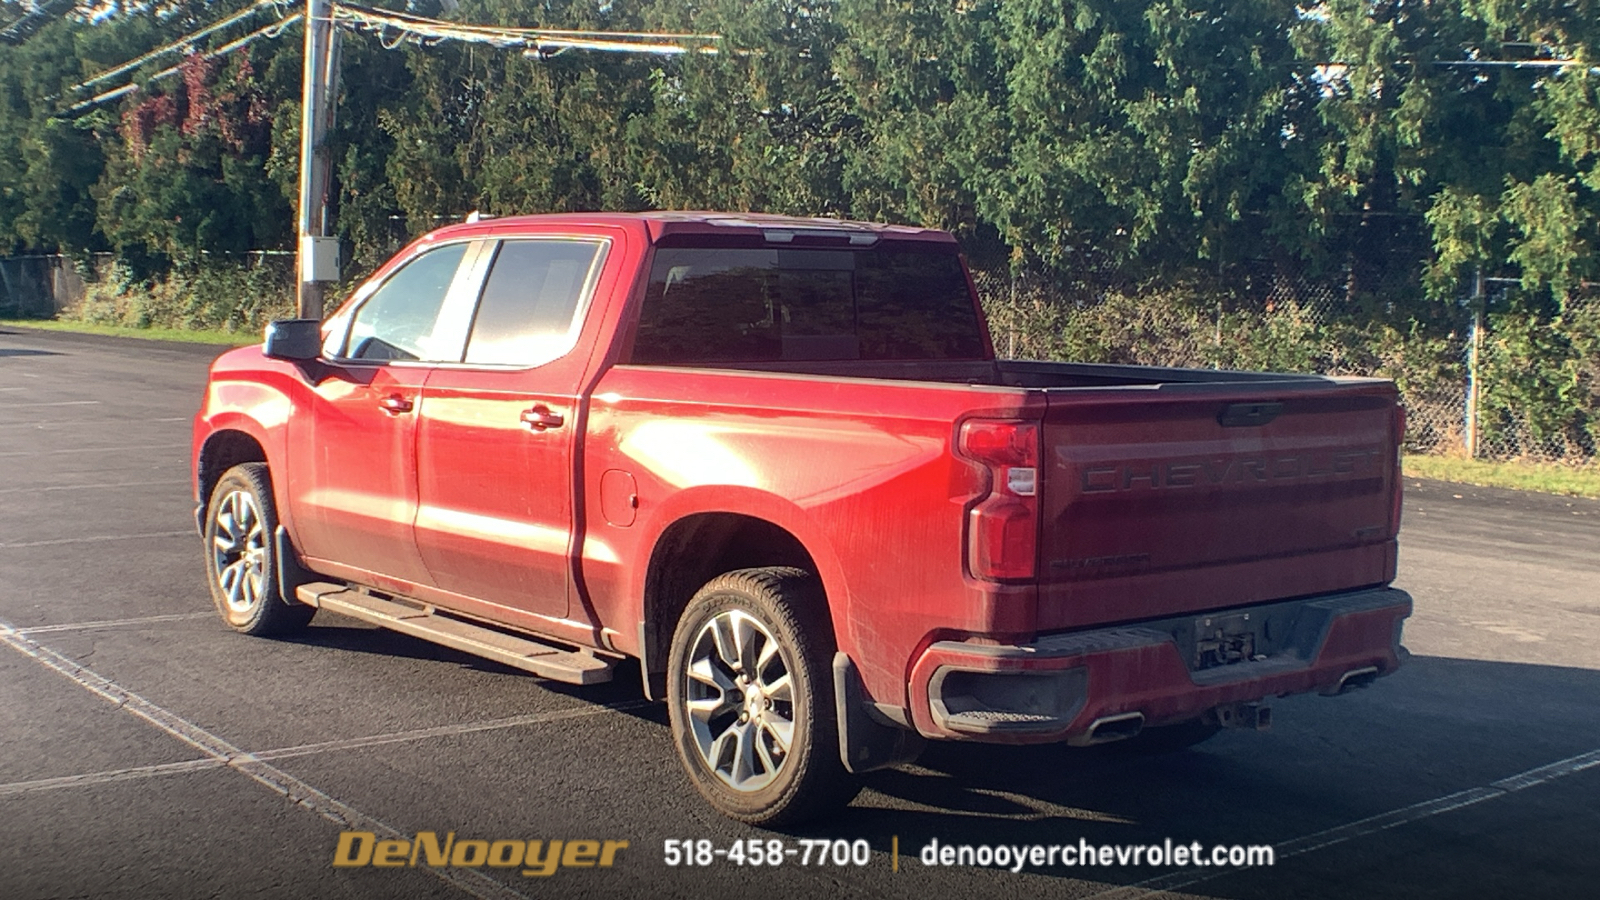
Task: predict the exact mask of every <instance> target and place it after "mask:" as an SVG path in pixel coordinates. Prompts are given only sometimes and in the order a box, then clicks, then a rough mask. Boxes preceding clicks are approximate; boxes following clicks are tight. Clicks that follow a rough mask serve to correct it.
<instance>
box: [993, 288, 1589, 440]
mask: <svg viewBox="0 0 1600 900" xmlns="http://www.w3.org/2000/svg"><path fill="white" fill-rule="evenodd" d="M1096 274H1097V273H1095V272H1092V271H1091V272H1089V273H1088V275H1087V276H1086V277H1083V278H1078V279H1075V280H1074V279H1071V278H1068V279H1054V280H1052V279H1046V278H1042V277H1039V276H1035V275H1030V274H1015V273H1012V272H1011V271H1009V270H1006V269H1000V270H980V271H976V272H974V280H975V281H976V283H977V286H978V291H979V294H980V295H981V296H982V298H983V301H984V305H985V308H986V309H987V310H988V313H989V318H990V327H991V329H992V330H993V333H994V339H995V345H996V349H997V351H998V352H999V353H1000V354H1001V355H1002V356H1009V357H1015V358H1024V359H1059V360H1076V361H1080V362H1109V363H1129V364H1137V365H1167V366H1198V367H1206V368H1234V369H1265V370H1277V371H1298V372H1320V373H1323V374H1329V375H1376V376H1381V377H1385V378H1392V379H1394V380H1395V382H1396V383H1397V384H1398V385H1399V387H1400V391H1401V396H1402V402H1403V403H1404V404H1405V406H1406V411H1407V414H1408V423H1409V424H1408V429H1407V449H1408V450H1410V451H1412V452H1420V453H1442V454H1466V453H1467V452H1468V449H1469V445H1474V446H1472V449H1473V450H1474V451H1475V453H1476V455H1478V456H1480V457H1486V458H1494V459H1511V458H1532V459H1541V460H1564V461H1584V460H1593V459H1594V458H1595V456H1596V447H1597V445H1600V291H1587V292H1579V293H1578V294H1577V295H1575V296H1573V297H1572V298H1570V299H1569V300H1568V301H1567V302H1566V303H1565V304H1564V305H1563V306H1559V307H1549V306H1546V307H1541V306H1539V305H1538V304H1534V303H1528V302H1525V301H1522V300H1519V299H1518V298H1517V294H1516V289H1515V286H1514V285H1512V284H1507V283H1500V284H1499V285H1498V286H1497V287H1498V290H1490V291H1488V292H1486V294H1485V295H1484V296H1483V298H1482V302H1481V303H1474V302H1468V301H1463V302H1461V303H1458V304H1448V303H1427V304H1414V305H1412V306H1410V307H1407V308H1403V309H1397V308H1395V307H1394V306H1393V305H1392V304H1387V303H1382V302H1375V301H1371V300H1367V301H1360V300H1353V299H1351V298H1350V297H1349V296H1348V295H1347V294H1346V292H1345V291H1344V290H1343V289H1342V288H1341V287H1339V286H1338V285H1335V284H1328V283H1317V282H1314V281H1309V280H1305V279H1301V278H1296V277H1292V276H1291V277H1285V276H1281V275H1278V274H1276V273H1273V272H1271V271H1270V270H1264V271H1260V272H1256V273H1249V272H1247V273H1245V274H1244V275H1243V276H1241V280H1240V282H1238V283H1236V284H1234V285H1233V287H1234V290H1232V291H1230V292H1229V293H1228V295H1227V296H1226V297H1225V298H1221V299H1219V298H1217V297H1216V296H1215V292H1214V291H1210V292H1208V291H1207V290H1206V289H1205V288H1203V287H1199V286H1189V285H1182V284H1179V285H1173V286H1170V287H1165V288H1162V289H1159V290H1151V289H1149V288H1144V289H1139V288H1137V287H1134V286H1131V285H1119V284H1107V283H1105V282H1103V281H1101V280H1100V279H1099V278H1097V277H1096ZM1479 306H1481V307H1482V308H1483V309H1484V314H1483V315H1481V316H1475V315H1474V309H1475V308H1477V307H1479ZM1474 344H1476V346H1477V354H1476V360H1474V355H1473V347H1474ZM1474 383H1476V392H1475V393H1476V406H1475V411H1476V415H1475V416H1471V415H1469V412H1468V411H1469V407H1472V397H1473V396H1474V389H1473V387H1474Z"/></svg>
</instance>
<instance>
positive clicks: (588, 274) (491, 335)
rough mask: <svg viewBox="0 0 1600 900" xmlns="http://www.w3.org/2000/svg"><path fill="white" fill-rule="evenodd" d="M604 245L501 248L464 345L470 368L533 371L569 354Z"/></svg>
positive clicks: (508, 244)
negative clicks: (479, 366)
mask: <svg viewBox="0 0 1600 900" xmlns="http://www.w3.org/2000/svg"><path fill="white" fill-rule="evenodd" d="M604 247H605V242H604V241H600V240H580V239H536V240H508V241H504V242H502V243H501V244H500V247H499V249H498V251H496V253H495V257H494V263H493V265H492V266H491V268H490V269H489V278H488V280H487V281H486V282H485V283H484V287H483V297H482V299H481V300H479V302H478V313H477V316H476V318H474V319H473V322H472V334H471V336H470V337H469V338H468V340H467V355H466V362H467V363H468V364H469V365H492V366H537V365H542V364H544V363H547V362H550V361H551V360H554V359H558V358H560V357H562V356H564V355H566V353H567V351H569V350H571V349H572V347H573V345H574V343H575V342H576V340H577V332H578V330H579V328H580V327H581V326H582V316H581V312H582V307H583V304H584V301H585V299H586V298H587V297H588V296H589V294H590V292H591V291H592V289H593V281H594V277H595V274H596V273H597V272H598V270H599V263H600V258H601V251H602V249H603V248H604Z"/></svg>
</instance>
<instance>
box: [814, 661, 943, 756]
mask: <svg viewBox="0 0 1600 900" xmlns="http://www.w3.org/2000/svg"><path fill="white" fill-rule="evenodd" d="M833 697H834V706H835V708H836V710H837V713H838V720H839V759H840V760H841V761H842V762H843V763H844V767H845V768H846V769H848V770H849V771H851V772H854V773H856V774H860V773H862V772H871V771H874V770H877V769H884V768H888V767H889V766H893V765H898V764H899V763H904V762H911V761H912V760H914V759H916V758H917V756H918V755H919V754H920V753H922V748H923V747H924V746H926V745H927V743H928V742H927V741H926V740H925V739H924V738H923V737H922V735H920V734H917V733H916V732H914V731H910V730H908V729H905V728H901V727H899V726H898V725H891V724H888V723H886V722H883V721H880V720H879V718H877V717H876V716H874V715H873V714H872V713H871V711H870V704H869V703H868V701H867V694H866V691H865V690H864V689H863V688H862V686H861V676H860V675H859V674H857V672H856V664H855V663H854V662H851V661H850V657H849V656H847V655H845V654H844V653H843V652H840V653H835V654H834V655H833Z"/></svg>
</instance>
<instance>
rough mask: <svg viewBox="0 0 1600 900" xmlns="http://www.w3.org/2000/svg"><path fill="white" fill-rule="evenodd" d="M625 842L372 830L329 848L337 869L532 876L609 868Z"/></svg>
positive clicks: (342, 839)
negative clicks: (393, 834) (389, 836)
mask: <svg viewBox="0 0 1600 900" xmlns="http://www.w3.org/2000/svg"><path fill="white" fill-rule="evenodd" d="M626 849H628V842H627V841H539V840H535V841H519V840H457V839H456V833H455V832H454V831H452V832H449V833H447V834H446V835H445V836H444V839H443V840H440V839H439V835H438V833H437V832H433V831H419V832H417V835H416V837H415V838H413V839H412V840H409V841H408V840H405V839H403V838H402V839H397V840H379V839H378V836H377V835H376V834H373V833H372V832H370V831H346V832H344V833H342V834H340V835H339V845H338V846H337V847H335V848H334V850H333V865H334V866H335V867H336V868H357V867H361V866H374V867H376V868H380V869H398V868H402V867H406V866H433V867H435V868H438V867H442V866H451V867H454V868H458V869H476V868H481V867H483V866H490V867H493V868H496V869H516V868H520V869H522V874H523V875H526V876H528V877H530V878H538V877H544V876H547V875H554V874H555V873H556V870H557V869H563V868H564V869H592V868H595V867H597V866H598V867H599V868H602V869H609V868H611V866H612V865H613V864H614V863H615V862H616V861H617V854H618V853H619V852H621V851H623V850H626Z"/></svg>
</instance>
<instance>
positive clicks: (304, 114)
mask: <svg viewBox="0 0 1600 900" xmlns="http://www.w3.org/2000/svg"><path fill="white" fill-rule="evenodd" d="M305 33H306V58H305V75H304V78H303V82H302V89H301V107H300V226H299V247H298V249H299V256H298V260H297V262H298V265H297V270H298V272H299V278H298V279H297V280H298V296H297V300H298V304H297V305H298V307H299V315H300V318H302V319H320V318H322V314H323V309H322V295H323V287H324V285H325V284H326V283H328V282H333V281H338V280H339V241H338V238H335V237H330V236H329V234H328V185H329V183H330V182H331V181H332V174H333V157H332V154H331V153H330V152H329V148H328V133H329V132H331V131H332V130H333V115H334V110H335V108H336V107H337V101H336V96H337V94H338V89H339V33H338V32H337V31H336V30H335V29H334V27H333V3H332V2H331V0H306V18H305Z"/></svg>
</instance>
